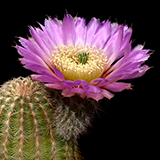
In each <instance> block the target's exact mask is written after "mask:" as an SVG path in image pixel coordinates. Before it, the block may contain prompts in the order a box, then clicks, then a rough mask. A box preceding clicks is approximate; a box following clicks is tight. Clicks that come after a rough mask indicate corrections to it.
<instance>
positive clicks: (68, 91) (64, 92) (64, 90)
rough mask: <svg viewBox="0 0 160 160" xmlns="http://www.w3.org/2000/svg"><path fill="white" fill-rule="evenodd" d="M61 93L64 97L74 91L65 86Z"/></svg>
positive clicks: (69, 95) (72, 94) (72, 93)
mask: <svg viewBox="0 0 160 160" xmlns="http://www.w3.org/2000/svg"><path fill="white" fill-rule="evenodd" d="M62 95H63V96H64V97H72V96H74V95H75V93H74V92H71V91H70V90H69V89H67V88H65V89H63V90H62Z"/></svg>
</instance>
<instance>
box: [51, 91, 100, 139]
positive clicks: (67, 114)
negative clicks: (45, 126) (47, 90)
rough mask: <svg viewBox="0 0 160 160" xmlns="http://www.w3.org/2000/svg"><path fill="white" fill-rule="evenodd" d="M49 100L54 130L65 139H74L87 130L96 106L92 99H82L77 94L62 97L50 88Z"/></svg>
mask: <svg viewBox="0 0 160 160" xmlns="http://www.w3.org/2000/svg"><path fill="white" fill-rule="evenodd" d="M51 93H52V97H54V99H53V100H51V102H52V105H53V107H54V116H55V122H54V123H55V124H56V131H57V133H59V135H60V136H61V137H63V138H64V139H65V140H67V141H69V140H76V139H77V138H78V137H79V135H80V134H82V133H85V132H87V127H88V126H90V125H91V120H92V118H93V116H94V112H95V111H96V108H97V106H98V104H97V102H96V101H95V100H93V99H87V98H85V99H82V98H81V97H79V96H78V95H76V96H74V97H71V98H70V97H63V96H62V95H61V92H59V91H57V90H52V89H51Z"/></svg>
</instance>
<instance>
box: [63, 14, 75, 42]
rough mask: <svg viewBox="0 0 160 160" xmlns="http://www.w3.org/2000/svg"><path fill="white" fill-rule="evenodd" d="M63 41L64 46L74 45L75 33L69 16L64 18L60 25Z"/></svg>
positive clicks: (72, 21) (71, 18)
mask: <svg viewBox="0 0 160 160" xmlns="http://www.w3.org/2000/svg"><path fill="white" fill-rule="evenodd" d="M62 31H63V41H64V44H65V45H68V43H72V44H73V45H75V40H76V32H75V25H74V20H73V17H72V16H71V15H69V14H67V15H66V16H64V18H63V23H62Z"/></svg>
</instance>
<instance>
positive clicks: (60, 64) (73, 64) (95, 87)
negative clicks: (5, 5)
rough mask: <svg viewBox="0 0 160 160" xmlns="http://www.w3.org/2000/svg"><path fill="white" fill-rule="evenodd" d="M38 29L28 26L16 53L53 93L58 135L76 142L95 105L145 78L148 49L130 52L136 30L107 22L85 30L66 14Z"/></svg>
mask: <svg viewBox="0 0 160 160" xmlns="http://www.w3.org/2000/svg"><path fill="white" fill-rule="evenodd" d="M39 25H40V28H33V27H30V34H31V37H29V38H28V39H25V38H22V37H20V38H19V42H20V43H21V45H22V46H20V45H16V49H17V51H18V53H19V54H20V55H21V56H22V58H20V60H21V62H22V64H23V65H24V67H25V68H26V69H30V70H32V71H33V72H36V73H37V74H33V75H31V77H32V79H33V80H36V81H40V82H44V83H45V86H47V87H48V88H51V89H53V90H52V93H53V96H52V97H53V98H52V100H51V101H52V103H53V106H54V107H55V110H54V116H55V125H56V131H57V132H58V133H59V135H60V136H61V137H63V138H64V139H66V140H67V141H69V140H75V139H76V138H77V137H78V136H79V134H80V133H83V132H86V127H87V126H88V125H89V124H90V120H91V117H92V112H93V110H94V107H95V106H97V104H98V103H96V101H97V102H98V101H99V100H101V99H102V98H104V97H106V98H108V99H111V98H112V97H113V96H114V94H113V92H121V91H123V90H124V89H131V83H126V82H123V80H126V79H133V78H137V77H141V76H142V75H144V74H145V72H146V71H147V70H148V69H149V67H148V66H147V65H144V62H145V61H146V60H147V59H148V58H149V57H150V54H148V52H149V51H150V50H149V49H143V47H144V46H143V45H137V46H136V47H134V48H132V42H131V41H130V39H131V35H132V28H130V27H128V26H127V25H118V24H117V23H111V22H110V21H109V20H107V21H103V22H100V20H99V19H96V18H92V19H91V20H90V22H89V23H88V24H87V25H86V23H85V19H84V18H80V17H75V18H73V17H72V16H71V15H69V14H66V15H65V16H64V19H63V21H61V20H58V19H57V18H54V19H52V18H50V17H49V18H48V19H46V20H45V24H44V25H42V24H40V23H39ZM58 90H59V91H58ZM90 113H91V114H90Z"/></svg>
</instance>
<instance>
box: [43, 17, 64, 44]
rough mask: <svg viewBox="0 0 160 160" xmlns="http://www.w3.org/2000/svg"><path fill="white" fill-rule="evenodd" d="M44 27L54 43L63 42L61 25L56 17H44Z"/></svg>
mask: <svg viewBox="0 0 160 160" xmlns="http://www.w3.org/2000/svg"><path fill="white" fill-rule="evenodd" d="M45 28H46V31H47V32H48V35H50V37H51V39H52V41H53V42H54V43H55V44H56V45H60V44H63V34H62V26H61V24H60V22H59V21H58V19H57V18H54V19H53V20H52V19H51V18H49V19H48V20H47V19H45Z"/></svg>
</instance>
